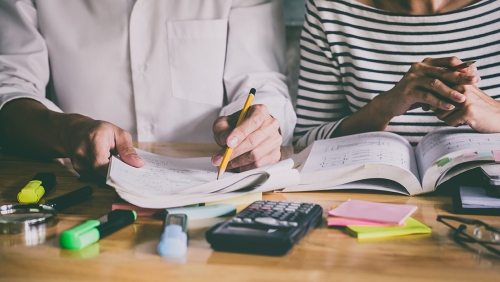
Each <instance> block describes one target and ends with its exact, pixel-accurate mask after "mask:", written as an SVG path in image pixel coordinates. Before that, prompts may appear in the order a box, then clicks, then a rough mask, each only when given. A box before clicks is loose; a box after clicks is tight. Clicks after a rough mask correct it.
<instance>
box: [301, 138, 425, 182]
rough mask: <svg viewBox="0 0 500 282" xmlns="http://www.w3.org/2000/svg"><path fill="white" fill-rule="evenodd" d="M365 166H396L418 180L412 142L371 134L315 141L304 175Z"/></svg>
mask: <svg viewBox="0 0 500 282" xmlns="http://www.w3.org/2000/svg"><path fill="white" fill-rule="evenodd" d="M366 164H388V165H393V166H397V167H401V168H403V169H405V170H407V171H410V172H412V173H413V174H414V175H416V176H417V177H418V171H417V167H416V161H415V158H414V153H413V148H412V147H411V145H410V143H408V141H406V140H405V139H404V138H403V137H401V136H399V135H396V134H393V133H389V132H371V133H364V134H356V135H352V136H345V137H339V138H333V139H326V140H318V141H315V142H314V144H313V147H312V149H311V152H310V153H309V156H308V158H307V161H306V163H305V164H303V166H304V167H303V168H302V170H301V173H302V174H304V173H311V172H317V171H325V170H330V169H335V168H340V167H346V166H351V165H366Z"/></svg>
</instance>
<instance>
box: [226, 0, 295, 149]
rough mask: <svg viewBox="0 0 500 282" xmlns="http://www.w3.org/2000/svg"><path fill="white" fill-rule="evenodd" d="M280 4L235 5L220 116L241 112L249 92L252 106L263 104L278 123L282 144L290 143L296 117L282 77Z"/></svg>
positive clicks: (263, 0)
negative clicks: (255, 90)
mask: <svg viewBox="0 0 500 282" xmlns="http://www.w3.org/2000/svg"><path fill="white" fill-rule="evenodd" d="M285 65H286V60H285V29H284V20H283V1H282V0H239V1H235V4H233V8H232V10H231V13H230V15H229V35H228V42H227V55H226V64H225V71H224V86H225V89H226V95H227V102H228V105H227V106H225V107H224V108H223V109H222V111H221V115H230V114H232V113H234V112H237V111H239V110H241V108H242V107H243V104H244V103H245V100H246V98H247V96H248V92H249V91H250V89H251V88H255V89H257V94H256V95H255V99H254V102H253V104H264V105H266V107H267V108H268V110H269V113H270V114H271V115H272V116H273V117H274V118H276V119H277V120H278V121H279V123H280V130H281V134H282V137H283V144H284V145H288V144H290V142H291V139H292V133H293V129H294V127H295V122H296V119H297V118H296V116H295V111H294V109H293V106H292V103H291V101H290V94H289V92H288V87H287V85H286V76H285V74H284V73H285Z"/></svg>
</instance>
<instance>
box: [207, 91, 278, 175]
mask: <svg viewBox="0 0 500 282" xmlns="http://www.w3.org/2000/svg"><path fill="white" fill-rule="evenodd" d="M255 95H256V90H255V89H253V88H252V89H251V90H250V93H249V94H248V96H247V99H246V101H245V103H244V105H243V109H242V110H241V111H239V112H236V113H234V114H232V115H230V116H222V117H220V118H218V119H217V120H216V121H215V122H214V127H213V131H214V139H215V141H216V142H217V144H219V145H220V146H221V147H223V149H221V150H220V151H219V152H218V153H217V154H215V155H214V156H213V157H212V163H213V165H215V166H219V175H218V178H220V176H221V175H222V174H223V173H224V171H225V170H229V169H238V170H239V171H245V170H250V169H253V168H256V167H262V166H265V165H269V164H272V163H275V162H277V161H279V160H280V158H281V150H280V149H281V143H282V137H281V134H280V132H279V122H278V121H277V120H276V119H275V118H273V117H272V116H271V115H270V114H269V111H268V110H267V107H266V106H265V105H262V104H256V105H252V101H253V99H254V97H255Z"/></svg>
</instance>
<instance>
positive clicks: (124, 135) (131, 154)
mask: <svg viewBox="0 0 500 282" xmlns="http://www.w3.org/2000/svg"><path fill="white" fill-rule="evenodd" d="M115 144H116V151H117V152H118V154H119V155H120V158H121V159H122V161H124V162H125V163H127V164H129V165H131V166H135V167H143V166H144V165H145V164H146V162H144V160H143V159H141V157H139V155H137V152H136V151H135V148H134V145H133V144H132V137H131V136H130V133H128V132H127V131H125V130H121V131H119V132H115Z"/></svg>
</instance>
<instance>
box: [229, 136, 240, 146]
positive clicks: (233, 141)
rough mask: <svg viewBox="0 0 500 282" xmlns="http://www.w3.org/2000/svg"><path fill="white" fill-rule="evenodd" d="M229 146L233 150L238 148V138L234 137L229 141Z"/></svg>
mask: <svg viewBox="0 0 500 282" xmlns="http://www.w3.org/2000/svg"><path fill="white" fill-rule="evenodd" d="M227 146H228V147H231V148H234V147H236V146H238V137H236V136H233V137H231V138H229V140H227Z"/></svg>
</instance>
